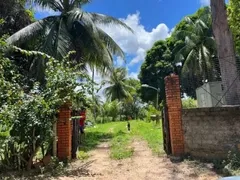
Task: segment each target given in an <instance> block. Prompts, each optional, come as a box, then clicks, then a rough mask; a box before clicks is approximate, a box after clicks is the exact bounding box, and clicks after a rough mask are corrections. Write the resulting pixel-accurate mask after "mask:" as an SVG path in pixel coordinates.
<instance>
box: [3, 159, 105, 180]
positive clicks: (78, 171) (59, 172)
mask: <svg viewBox="0 0 240 180" xmlns="http://www.w3.org/2000/svg"><path fill="white" fill-rule="evenodd" d="M92 163H94V161H89V162H86V163H84V164H82V165H81V166H78V167H77V168H72V167H71V165H70V166H69V168H64V169H55V170H54V171H51V170H50V169H46V170H45V171H46V172H44V173H42V174H41V172H40V170H36V169H35V170H31V171H28V172H11V173H4V174H1V175H0V179H1V180H2V179H3V180H15V179H18V180H35V179H38V180H48V179H49V180H50V179H52V178H53V177H54V178H55V179H60V178H59V177H61V179H62V177H95V176H99V175H100V176H101V174H96V173H91V172H90V171H89V170H88V169H89V166H90V165H91V164H92Z"/></svg>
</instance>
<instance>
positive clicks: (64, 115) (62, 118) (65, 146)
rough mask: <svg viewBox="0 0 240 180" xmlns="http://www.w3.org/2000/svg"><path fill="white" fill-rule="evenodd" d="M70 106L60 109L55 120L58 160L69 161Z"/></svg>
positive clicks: (70, 137) (70, 145)
mask: <svg viewBox="0 0 240 180" xmlns="http://www.w3.org/2000/svg"><path fill="white" fill-rule="evenodd" d="M70 106H71V104H67V103H66V104H64V105H63V106H61V107H60V110H59V113H58V120H57V136H58V143H57V157H58V158H59V159H60V160H65V159H69V160H70V159H71V151H72V123H71V109H70Z"/></svg>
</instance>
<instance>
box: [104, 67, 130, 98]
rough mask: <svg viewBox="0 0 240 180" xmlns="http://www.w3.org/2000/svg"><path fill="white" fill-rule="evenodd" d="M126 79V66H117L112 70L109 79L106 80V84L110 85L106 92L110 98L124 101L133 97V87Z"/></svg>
mask: <svg viewBox="0 0 240 180" xmlns="http://www.w3.org/2000/svg"><path fill="white" fill-rule="evenodd" d="M126 80H127V71H126V69H125V68H115V69H113V70H112V72H111V75H110V77H109V80H105V81H104V84H107V85H108V87H106V88H105V90H104V92H105V94H106V96H107V98H108V99H109V100H111V101H114V100H119V101H122V100H126V99H131V94H130V90H131V89H132V87H131V86H129V85H128V84H127V83H126Z"/></svg>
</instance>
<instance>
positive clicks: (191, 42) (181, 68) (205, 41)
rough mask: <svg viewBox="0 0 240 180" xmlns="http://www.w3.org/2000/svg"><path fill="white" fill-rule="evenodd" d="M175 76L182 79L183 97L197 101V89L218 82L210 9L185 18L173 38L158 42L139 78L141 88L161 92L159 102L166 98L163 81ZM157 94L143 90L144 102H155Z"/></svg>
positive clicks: (152, 49) (148, 55) (201, 10)
mask: <svg viewBox="0 0 240 180" xmlns="http://www.w3.org/2000/svg"><path fill="white" fill-rule="evenodd" d="M170 73H176V74H179V75H180V78H181V90H182V93H186V94H187V95H188V96H190V97H194V98H196V93H195V89H196V88H197V87H199V86H201V85H202V83H203V81H205V80H206V79H207V80H209V81H213V80H216V79H217V78H219V68H218V60H217V58H216V46H215V41H214V38H213V34H212V30H211V14H210V9H209V8H208V7H205V8H201V9H200V10H198V11H197V12H196V13H195V14H194V15H191V16H187V17H186V18H184V19H183V20H182V21H181V22H180V23H179V24H178V25H177V26H176V28H175V29H174V32H173V33H172V35H171V37H169V38H168V39H166V40H165V41H162V40H161V41H158V42H156V43H155V44H154V45H153V47H152V48H151V49H150V50H149V51H148V52H147V56H146V58H145V61H144V63H143V64H142V67H141V71H140V74H139V78H140V81H141V83H142V84H148V85H150V86H153V87H156V88H160V90H161V92H160V96H159V102H161V100H164V98H165V88H164V78H165V77H166V76H168V75H169V74H170ZM156 93H157V92H156V91H155V90H152V89H149V88H142V89H141V96H142V98H143V100H144V101H146V102H148V101H156Z"/></svg>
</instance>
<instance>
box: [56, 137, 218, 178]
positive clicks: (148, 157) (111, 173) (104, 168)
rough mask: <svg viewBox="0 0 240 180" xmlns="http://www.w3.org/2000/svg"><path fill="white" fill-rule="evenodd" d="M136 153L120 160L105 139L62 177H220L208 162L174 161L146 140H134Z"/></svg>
mask: <svg viewBox="0 0 240 180" xmlns="http://www.w3.org/2000/svg"><path fill="white" fill-rule="evenodd" d="M132 147H133V148H134V154H133V156H132V157H131V158H128V159H124V160H121V161H115V160H111V159H110V158H109V151H110V150H109V144H108V142H104V143H102V144H100V145H99V146H98V147H97V148H96V149H95V150H93V151H92V152H91V157H90V158H89V159H88V160H87V161H86V162H80V161H76V162H75V163H73V164H72V167H71V169H72V170H71V174H72V175H71V176H69V177H59V178H57V179H61V180H63V179H64V180H65V179H66V180H74V179H83V180H85V179H86V180H87V179H90V180H94V179H96V180H143V179H144V180H145V179H146V180H155V179H156V180H157V179H158V180H159V179H160V180H217V179H218V178H219V177H218V176H217V175H216V174H215V173H214V172H213V171H211V168H210V167H207V165H204V166H201V167H200V166H198V165H194V164H193V163H189V162H182V163H172V162H171V161H170V160H169V159H168V158H167V157H165V156H163V157H156V156H153V155H152V152H151V150H150V149H149V148H148V146H147V144H146V142H144V141H142V140H139V139H135V140H133V142H132Z"/></svg>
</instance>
